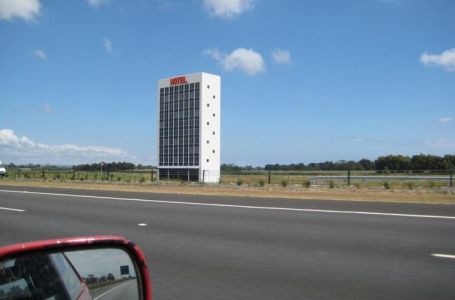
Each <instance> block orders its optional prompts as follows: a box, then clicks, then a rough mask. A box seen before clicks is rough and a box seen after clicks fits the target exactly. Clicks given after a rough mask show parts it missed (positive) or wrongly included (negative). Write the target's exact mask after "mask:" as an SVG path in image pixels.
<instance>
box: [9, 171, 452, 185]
mask: <svg viewBox="0 0 455 300" xmlns="http://www.w3.org/2000/svg"><path fill="white" fill-rule="evenodd" d="M359 175H361V176H373V175H374V176H378V174H377V173H376V172H374V171H352V172H351V176H359ZM379 175H381V174H379ZM382 175H387V176H388V178H386V177H384V179H378V180H375V181H370V180H360V179H356V180H354V179H353V180H351V182H350V186H351V187H354V188H381V187H382V188H384V189H387V190H388V189H390V190H391V189H409V190H412V189H419V188H426V189H433V188H442V187H447V186H450V184H451V183H452V186H453V180H452V182H451V181H450V180H449V177H448V176H447V175H448V174H443V175H445V178H446V179H444V180H421V179H419V180H418V177H416V176H422V173H417V174H415V173H389V174H382ZM403 175H405V176H408V177H409V178H410V179H408V180H394V178H393V177H395V176H403ZM424 175H438V176H440V175H441V174H440V173H427V174H424ZM315 176H340V177H339V178H334V179H318V180H314V178H315ZM341 176H342V177H341ZM414 177H415V178H416V180H412V178H414ZM6 178H9V179H17V180H21V179H25V180H42V181H43V180H44V181H63V182H68V181H72V182H117V183H151V182H155V181H156V180H157V173H156V171H155V170H140V171H122V172H102V173H101V172H100V171H99V172H95V171H73V170H59V169H56V170H44V169H39V170H35V169H9V170H8V173H7V176H6ZM311 178H313V180H312V181H311V182H310V179H311ZM167 182H170V183H172V182H177V183H179V184H181V183H182V180H177V181H172V180H171V181H167ZM314 183H316V184H314ZM220 184H222V185H237V186H251V187H266V186H274V185H277V186H281V187H288V188H291V187H296V186H302V187H307V188H308V187H309V186H310V185H317V186H327V187H329V188H339V187H345V186H348V180H347V171H273V172H267V171H243V172H240V173H238V174H222V175H221V180H220Z"/></svg>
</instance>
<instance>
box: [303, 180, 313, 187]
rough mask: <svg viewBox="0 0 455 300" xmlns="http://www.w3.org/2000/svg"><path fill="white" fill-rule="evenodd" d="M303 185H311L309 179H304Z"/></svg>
mask: <svg viewBox="0 0 455 300" xmlns="http://www.w3.org/2000/svg"><path fill="white" fill-rule="evenodd" d="M303 186H304V187H306V188H309V187H310V186H311V181H309V180H306V181H305V182H304V183H303Z"/></svg>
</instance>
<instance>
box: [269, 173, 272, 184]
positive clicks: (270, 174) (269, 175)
mask: <svg viewBox="0 0 455 300" xmlns="http://www.w3.org/2000/svg"><path fill="white" fill-rule="evenodd" d="M271 173H272V171H271V170H269V178H268V183H269V184H270V177H271Z"/></svg>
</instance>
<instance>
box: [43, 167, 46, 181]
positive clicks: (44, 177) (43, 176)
mask: <svg viewBox="0 0 455 300" xmlns="http://www.w3.org/2000/svg"><path fill="white" fill-rule="evenodd" d="M44 178H46V176H45V175H44V169H43V179H44Z"/></svg>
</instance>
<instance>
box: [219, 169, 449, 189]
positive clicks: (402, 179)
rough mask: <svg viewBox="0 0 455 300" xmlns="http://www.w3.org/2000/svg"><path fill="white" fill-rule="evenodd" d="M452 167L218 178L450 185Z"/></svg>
mask: <svg viewBox="0 0 455 300" xmlns="http://www.w3.org/2000/svg"><path fill="white" fill-rule="evenodd" d="M454 173H455V171H445V170H442V171H438V170H435V171H433V170H432V171H429V170H422V171H387V172H384V171H351V170H346V171H265V170H254V171H245V170H244V171H238V172H231V173H229V174H222V175H221V181H222V182H223V183H230V184H237V185H242V184H248V185H259V186H262V185H265V184H275V185H276V184H279V185H283V186H287V185H292V184H294V185H295V184H301V185H302V184H303V185H305V186H310V185H332V186H333V185H348V186H349V185H351V184H355V185H373V186H374V185H383V184H384V183H385V182H387V183H389V184H391V183H392V182H393V184H395V185H403V186H407V187H411V186H412V185H414V186H429V187H436V186H449V187H453V177H454Z"/></svg>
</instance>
